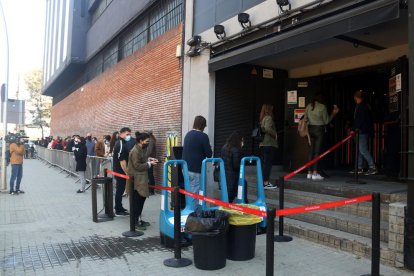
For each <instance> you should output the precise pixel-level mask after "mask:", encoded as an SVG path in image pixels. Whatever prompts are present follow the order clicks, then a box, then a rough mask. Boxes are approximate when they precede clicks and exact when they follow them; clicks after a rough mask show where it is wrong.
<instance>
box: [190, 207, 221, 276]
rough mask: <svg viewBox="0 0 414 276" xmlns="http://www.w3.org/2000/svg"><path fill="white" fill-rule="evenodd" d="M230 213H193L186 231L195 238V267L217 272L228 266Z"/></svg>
mask: <svg viewBox="0 0 414 276" xmlns="http://www.w3.org/2000/svg"><path fill="white" fill-rule="evenodd" d="M228 217H229V215H228V213H226V212H223V211H219V210H207V211H197V212H193V213H191V214H190V215H189V216H188V218H187V221H186V224H185V229H186V231H187V232H190V233H191V235H192V236H193V252H194V265H195V266H196V267H197V268H198V269H203V270H216V269H220V268H223V267H225V266H226V257H227V250H226V247H227V231H228Z"/></svg>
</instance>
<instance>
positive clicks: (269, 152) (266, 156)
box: [259, 104, 279, 189]
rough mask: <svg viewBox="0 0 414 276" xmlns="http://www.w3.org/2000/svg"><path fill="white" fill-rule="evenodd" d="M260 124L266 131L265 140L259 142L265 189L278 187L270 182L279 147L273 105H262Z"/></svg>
mask: <svg viewBox="0 0 414 276" xmlns="http://www.w3.org/2000/svg"><path fill="white" fill-rule="evenodd" d="M260 126H261V128H262V131H263V132H264V137H263V141H262V142H261V143H260V144H259V148H260V151H261V157H262V158H261V159H262V172H263V182H264V187H265V189H276V188H277V186H276V185H274V184H272V183H270V173H271V171H272V165H273V159H274V156H275V152H276V149H277V148H278V147H279V143H278V141H277V132H276V127H275V122H274V121H273V105H271V104H264V105H262V110H261V112H260Z"/></svg>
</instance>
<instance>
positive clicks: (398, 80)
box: [395, 74, 401, 92]
mask: <svg viewBox="0 0 414 276" xmlns="http://www.w3.org/2000/svg"><path fill="white" fill-rule="evenodd" d="M395 90H396V92H401V74H398V75H396V76H395Z"/></svg>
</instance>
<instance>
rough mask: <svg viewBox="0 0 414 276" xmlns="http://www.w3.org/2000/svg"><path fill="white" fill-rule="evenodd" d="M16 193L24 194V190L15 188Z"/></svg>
mask: <svg viewBox="0 0 414 276" xmlns="http://www.w3.org/2000/svg"><path fill="white" fill-rule="evenodd" d="M16 193H18V194H24V191H23V190H17V191H16Z"/></svg>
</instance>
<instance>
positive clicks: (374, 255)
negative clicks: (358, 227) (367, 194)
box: [363, 192, 381, 276]
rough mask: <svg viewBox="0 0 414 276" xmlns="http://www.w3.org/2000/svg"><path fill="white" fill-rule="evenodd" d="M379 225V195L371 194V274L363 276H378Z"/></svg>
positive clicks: (379, 254)
mask: <svg viewBox="0 0 414 276" xmlns="http://www.w3.org/2000/svg"><path fill="white" fill-rule="evenodd" d="M380 223H381V195H380V193H377V192H374V193H372V229H371V234H372V245H371V247H372V249H371V274H365V275H363V276H368V275H371V276H379V275H380V257H381V247H380V243H381V240H380Z"/></svg>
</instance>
